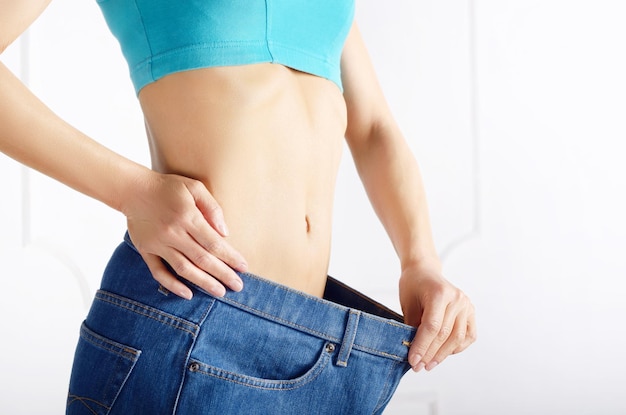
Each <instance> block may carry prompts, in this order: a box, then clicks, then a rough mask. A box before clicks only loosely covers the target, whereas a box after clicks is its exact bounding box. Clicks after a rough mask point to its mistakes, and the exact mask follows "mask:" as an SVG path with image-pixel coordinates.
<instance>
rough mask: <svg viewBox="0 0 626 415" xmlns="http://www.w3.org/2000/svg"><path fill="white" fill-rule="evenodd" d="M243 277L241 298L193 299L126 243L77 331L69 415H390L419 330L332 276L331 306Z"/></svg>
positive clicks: (198, 293) (196, 292)
mask: <svg viewBox="0 0 626 415" xmlns="http://www.w3.org/2000/svg"><path fill="white" fill-rule="evenodd" d="M240 275H241V278H242V280H243V282H244V290H243V291H241V292H239V293H237V292H232V291H228V292H227V294H226V296H225V297H223V298H215V297H213V296H211V295H209V294H207V293H206V292H204V291H202V290H200V289H199V288H198V287H195V286H193V285H192V286H191V288H192V290H193V291H194V297H193V299H192V300H184V299H181V298H179V297H177V296H175V295H174V294H171V293H169V292H167V290H165V289H164V288H162V287H160V286H159V283H158V282H157V281H155V280H154V279H153V278H152V276H151V275H150V272H149V270H148V268H147V266H146V265H145V263H144V262H143V259H142V258H141V256H140V255H139V254H138V253H137V252H136V250H135V249H134V247H133V246H132V243H131V242H130V240H129V239H128V238H126V240H125V242H123V243H122V244H120V246H119V247H118V248H117V249H116V251H115V252H114V254H113V257H112V258H111V260H110V262H109V264H108V266H107V268H106V270H105V273H104V277H103V279H102V285H101V288H100V290H98V292H97V293H96V295H95V299H94V301H93V304H92V306H91V309H90V311H89V314H88V316H87V318H86V320H85V321H84V323H83V325H82V327H81V329H80V338H79V341H78V346H77V348H76V355H75V360H74V366H73V368H72V375H71V380H70V387H69V394H68V401H67V414H69V415H79V414H80V415H82V414H89V415H94V414H97V415H133V414H146V415H148V414H149V415H160V414H179V415H200V414H220V415H224V414H247V415H257V414H351V415H356V414H380V413H382V411H383V409H384V408H385V406H386V405H387V403H388V402H389V400H390V398H391V396H392V394H393V392H394V391H395V389H396V387H397V385H398V383H399V381H400V378H401V377H402V376H403V375H404V374H405V373H406V372H407V371H408V369H409V368H410V366H409V364H408V362H407V355H408V349H409V348H408V345H409V343H410V341H411V340H412V339H413V336H414V335H415V329H414V328H412V327H410V326H407V325H404V324H403V323H402V322H401V317H400V316H399V315H397V314H396V313H394V312H393V311H390V310H388V309H386V308H385V307H384V306H382V305H380V304H378V303H376V302H374V301H372V300H370V299H368V298H367V297H366V296H364V295H362V294H360V293H358V292H356V291H354V290H352V289H350V288H349V287H347V286H345V285H343V284H341V283H340V282H338V281H336V280H334V279H332V278H330V277H329V279H328V284H327V290H326V291H327V294H328V297H329V298H332V300H333V301H328V300H325V299H320V298H316V297H313V296H309V295H307V294H304V293H301V292H299V291H295V290H292V289H290V288H288V287H285V286H282V285H278V284H275V283H273V282H271V281H268V280H265V279H262V278H260V277H257V276H254V275H252V274H240Z"/></svg>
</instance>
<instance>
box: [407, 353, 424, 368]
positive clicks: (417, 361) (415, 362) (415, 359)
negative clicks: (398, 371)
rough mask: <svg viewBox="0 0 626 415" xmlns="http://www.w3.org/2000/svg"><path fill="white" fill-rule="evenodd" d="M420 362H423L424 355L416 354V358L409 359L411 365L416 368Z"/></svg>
mask: <svg viewBox="0 0 626 415" xmlns="http://www.w3.org/2000/svg"><path fill="white" fill-rule="evenodd" d="M420 360H422V355H421V354H416V355H415V356H411V357H409V364H410V365H411V366H413V367H415V366H416V365H417V364H418V363H419V362H420Z"/></svg>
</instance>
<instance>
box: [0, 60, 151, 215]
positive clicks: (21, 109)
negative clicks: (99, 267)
mask: <svg viewBox="0 0 626 415" xmlns="http://www.w3.org/2000/svg"><path fill="white" fill-rule="evenodd" d="M0 97H1V98H0V151H2V152H3V153H5V154H7V155H8V156H10V157H12V158H14V159H15V160H17V161H19V162H21V163H23V164H25V165H27V166H29V167H32V168H34V169H36V170H38V171H40V172H42V173H44V174H46V175H48V176H50V177H53V178H55V179H57V180H59V181H60V182H62V183H64V184H66V185H68V186H70V187H72V188H74V189H76V190H78V191H80V192H82V193H84V194H86V195H88V196H91V197H93V198H95V199H97V200H100V201H101V202H103V203H105V204H107V205H109V206H111V207H113V208H114V209H117V210H120V211H123V210H124V201H125V200H127V197H128V196H129V195H131V194H132V192H133V190H132V189H133V187H135V185H136V184H137V182H139V181H141V180H143V178H145V177H147V176H148V174H149V173H150V170H149V169H147V168H146V167H144V166H141V165H139V164H137V163H134V162H132V161H130V160H128V159H126V158H124V157H122V156H120V155H118V154H116V153H114V152H112V151H110V150H109V149H107V148H106V147H104V146H102V145H100V144H99V143H97V142H96V141H94V140H92V139H90V138H89V137H87V136H85V135H84V134H82V133H81V132H80V131H78V130H76V129H75V128H73V127H72V126H70V125H69V124H67V123H66V122H64V121H63V120H61V119H60V118H59V117H58V116H56V115H55V114H54V113H53V112H52V111H51V110H50V109H49V108H48V107H46V106H45V105H44V104H43V103H42V102H41V101H40V100H39V99H37V98H36V97H35V96H34V95H33V94H32V93H31V92H30V91H29V90H28V89H27V88H26V87H25V86H24V85H23V84H22V83H21V82H20V81H19V80H18V79H17V78H16V77H15V76H14V75H13V74H12V73H11V72H10V71H9V70H8V69H7V68H6V67H5V66H4V65H3V64H2V63H0Z"/></svg>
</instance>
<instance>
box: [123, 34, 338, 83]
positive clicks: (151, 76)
mask: <svg viewBox="0 0 626 415" xmlns="http://www.w3.org/2000/svg"><path fill="white" fill-rule="evenodd" d="M252 63H276V64H281V65H284V66H286V67H288V68H292V69H295V70H298V71H301V72H305V73H310V74H313V75H316V76H320V77H322V78H325V79H328V80H330V81H332V82H334V83H335V84H336V85H337V87H338V88H339V90H340V91H341V92H343V88H342V83H341V79H340V68H339V67H338V65H337V64H335V63H333V62H329V61H328V60H327V59H324V58H323V57H320V56H315V55H313V54H311V53H310V52H308V51H305V50H301V49H297V48H293V47H292V46H287V45H283V44H281V43H280V42H276V41H271V40H270V41H264V40H263V41H228V42H224V41H222V42H213V43H205V44H195V45H190V46H185V47H180V48H177V49H174V50H170V51H167V52H164V53H161V54H158V55H155V56H152V57H151V58H149V59H146V60H144V61H142V62H140V63H139V64H137V65H135V66H134V67H133V68H131V71H130V75H131V79H132V81H133V84H134V85H135V93H136V94H139V91H140V90H141V89H142V88H143V87H144V86H146V85H147V84H149V83H152V82H154V81H156V80H158V79H160V78H162V77H164V76H166V75H168V74H171V73H176V72H183V71H187V70H193V69H201V68H209V67H219V66H237V65H246V64H252ZM311 67H315V68H316V69H317V71H316V72H315V73H312V72H311V71H310V70H309V69H308V68H311Z"/></svg>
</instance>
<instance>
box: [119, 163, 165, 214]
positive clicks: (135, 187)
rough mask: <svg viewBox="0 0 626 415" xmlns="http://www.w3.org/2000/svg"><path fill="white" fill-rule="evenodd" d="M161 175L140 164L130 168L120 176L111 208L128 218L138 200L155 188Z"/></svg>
mask: <svg viewBox="0 0 626 415" xmlns="http://www.w3.org/2000/svg"><path fill="white" fill-rule="evenodd" d="M159 175H160V173H157V172H155V171H153V170H151V169H149V168H147V167H145V166H142V165H140V164H135V165H133V166H128V167H127V168H126V169H125V171H124V173H123V174H120V176H119V181H118V183H117V191H116V192H114V195H115V196H114V198H113V200H112V204H111V206H112V207H113V208H114V209H116V210H118V211H120V212H122V213H123V214H124V215H125V216H127V217H128V216H129V215H130V214H131V212H132V211H133V210H134V206H135V205H136V203H137V199H138V198H140V199H141V198H143V197H144V195H145V194H146V193H149V192H151V190H150V189H152V188H154V183H155V182H156V180H157V179H158V176H159Z"/></svg>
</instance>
